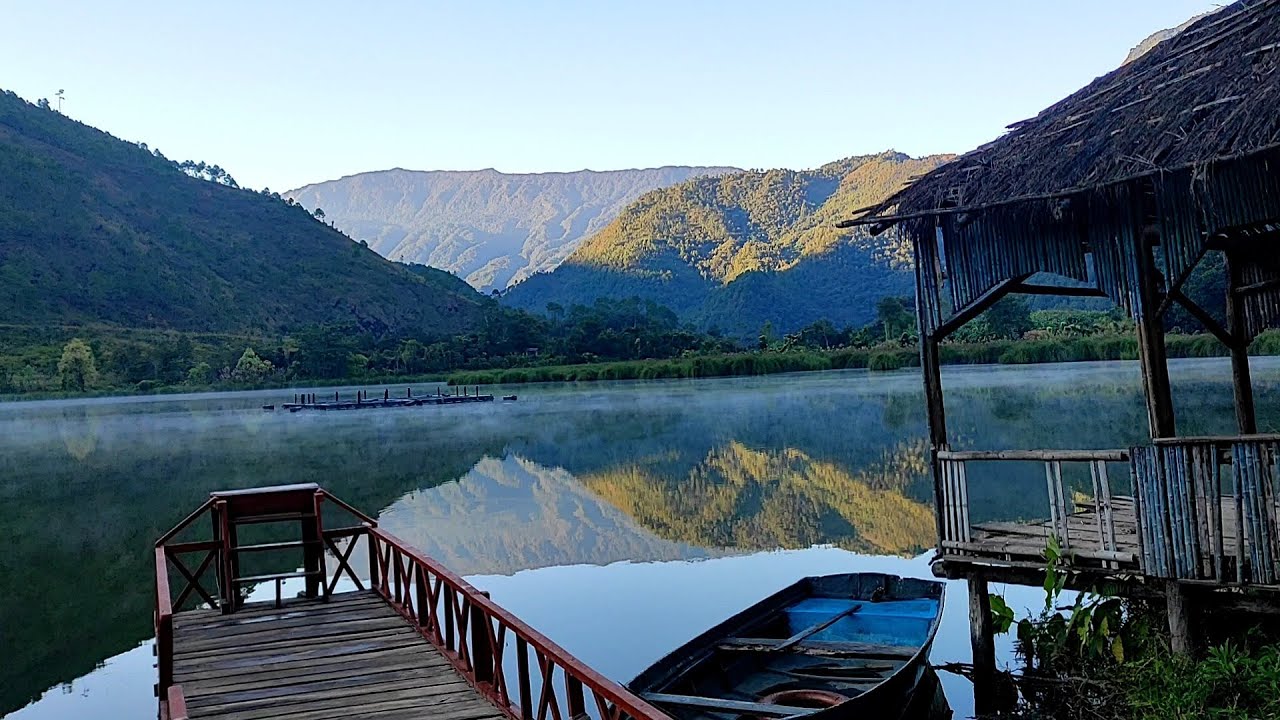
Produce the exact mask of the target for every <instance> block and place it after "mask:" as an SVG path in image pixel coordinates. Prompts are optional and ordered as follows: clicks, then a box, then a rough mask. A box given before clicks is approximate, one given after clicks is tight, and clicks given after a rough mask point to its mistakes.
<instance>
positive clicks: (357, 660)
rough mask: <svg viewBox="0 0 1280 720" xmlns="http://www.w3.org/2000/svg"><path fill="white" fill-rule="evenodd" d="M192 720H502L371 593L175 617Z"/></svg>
mask: <svg viewBox="0 0 1280 720" xmlns="http://www.w3.org/2000/svg"><path fill="white" fill-rule="evenodd" d="M173 633H174V650H175V651H174V659H173V674H174V681H175V682H177V683H180V684H181V685H182V687H183V690H184V692H185V695H186V702H187V713H188V715H187V716H188V717H189V718H191V719H192V720H199V719H202V718H216V719H217V720H257V719H258V718H284V719H286V720H326V719H328V718H335V719H336V718H353V719H354V718H385V719H386V720H392V719H394V718H411V717H412V718H424V717H427V718H432V719H433V720H498V719H499V718H504V717H505V716H504V715H503V714H502V713H501V712H500V711H499V710H498V708H497V707H495V706H494V705H493V704H492V703H490V702H489V701H488V700H486V699H485V698H484V697H482V696H481V695H480V694H479V693H477V692H476V691H475V690H474V689H473V688H472V686H471V685H470V684H469V683H468V682H467V681H466V680H465V679H464V678H463V677H462V676H461V675H460V674H458V672H457V671H456V670H455V669H454V668H453V666H452V665H451V664H450V663H449V661H448V660H447V659H446V658H445V657H444V655H443V654H441V653H440V651H439V650H437V649H436V648H435V647H434V646H433V645H431V644H429V643H427V642H425V641H424V640H423V638H422V636H421V635H420V634H419V633H418V631H417V630H415V629H414V627H413V626H412V625H410V624H409V622H408V621H406V620H405V619H404V618H403V617H401V615H399V614H398V613H397V612H396V611H395V610H394V609H393V608H392V607H391V606H390V605H388V604H387V602H386V601H385V600H383V598H381V597H380V596H378V595H377V594H375V593H373V592H371V591H362V592H352V593H343V594H338V595H333V596H331V598H330V601H329V602H327V603H324V602H320V601H318V600H298V601H293V602H291V603H288V604H286V605H284V607H282V608H280V609H277V608H276V607H275V606H274V604H266V605H246V606H244V607H243V608H242V609H240V610H238V611H237V612H235V613H234V614H230V615H224V614H221V613H219V612H218V611H217V610H197V611H190V612H184V613H179V614H177V615H176V616H175V618H174V629H173Z"/></svg>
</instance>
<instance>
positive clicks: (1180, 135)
mask: <svg viewBox="0 0 1280 720" xmlns="http://www.w3.org/2000/svg"><path fill="white" fill-rule="evenodd" d="M1278 144H1280V0H1240V1H1239V2H1236V3H1234V4H1232V5H1228V6H1227V7H1224V8H1222V9H1221V10H1219V11H1217V12H1215V13H1212V14H1210V15H1207V16H1205V17H1203V18H1201V19H1200V20H1198V21H1196V22H1194V23H1192V24H1191V25H1190V26H1188V27H1187V28H1186V29H1185V30H1183V31H1182V32H1180V33H1178V34H1177V35H1176V36H1174V37H1172V38H1170V39H1167V40H1165V41H1163V42H1161V43H1159V44H1158V45H1156V46H1155V47H1154V48H1152V49H1151V50H1150V51H1148V52H1147V53H1146V54H1144V55H1142V56H1141V57H1139V58H1137V59H1136V60H1134V61H1132V62H1130V63H1128V64H1125V65H1123V66H1121V67H1120V68H1118V69H1116V70H1115V71H1113V72H1111V73H1109V74H1107V75H1104V76H1102V77H1100V78H1098V79H1097V80H1095V81H1093V82H1092V83H1090V84H1089V85H1088V86H1086V87H1085V88H1084V89H1082V90H1080V91H1079V92H1077V93H1075V94H1074V95H1071V96H1070V97H1068V98H1066V99H1064V100H1062V101H1060V102H1058V103H1057V104H1055V105H1053V106H1051V107H1049V108H1047V109H1045V110H1044V111H1042V112H1041V113H1040V114H1039V115H1037V116H1036V117H1034V118H1031V119H1029V120H1024V121H1022V122H1018V123H1015V124H1013V125H1011V126H1009V132H1008V133H1006V134H1005V135H1003V136H1002V137H1000V138H999V139H997V140H995V141H993V142H991V143H988V144H987V145H984V146H982V147H980V148H978V149H977V150H974V151H972V152H970V153H967V154H965V155H962V156H960V157H959V158H957V159H956V160H954V161H952V162H950V163H948V164H946V165H944V166H942V167H940V168H938V169H936V170H934V171H932V172H930V173H928V174H927V175H924V176H922V177H921V178H919V179H918V180H916V182H914V183H913V184H912V185H910V186H908V187H907V188H905V189H903V190H901V191H900V192H898V193H897V194H895V195H894V196H892V197H890V198H889V199H888V200H886V201H885V202H884V203H881V204H880V205H877V206H875V207H873V208H870V215H880V214H882V213H883V212H885V211H886V210H889V209H890V208H893V207H894V206H896V208H897V214H898V215H908V214H912V213H923V212H926V211H929V210H935V209H942V208H957V207H959V208H965V207H970V208H971V207H980V206H987V205H993V204H1000V203H1005V202H1010V201H1016V200H1021V199H1031V198H1044V197H1056V196H1060V195H1067V194H1070V193H1073V192H1079V191H1081V190H1085V189H1089V188H1094V187H1098V186H1103V185H1109V184H1113V183H1117V182H1121V181H1124V180H1129V179H1133V178H1135V177H1139V176H1142V175H1147V174H1154V173H1159V172H1161V171H1165V170H1171V169H1175V168H1187V167H1194V166H1197V165H1200V164H1204V163H1208V162H1211V161H1214V160H1219V159H1223V158H1228V157H1237V156H1241V155H1249V154H1252V153H1256V152H1258V151H1262V150H1267V149H1270V148H1274V147H1275V146H1277V145H1278ZM854 222H856V221H854ZM847 224H852V222H850V223H847Z"/></svg>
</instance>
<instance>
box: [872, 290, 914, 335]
mask: <svg viewBox="0 0 1280 720" xmlns="http://www.w3.org/2000/svg"><path fill="white" fill-rule="evenodd" d="M910 302H911V299H910V298H903V297H894V296H892V295H890V296H888V297H882V298H880V301H879V302H877V303H876V317H877V318H878V319H879V320H880V325H881V326H883V327H884V339H885V342H889V341H890V340H894V339H897V338H898V337H900V336H901V335H902V334H903V333H906V332H910V331H911V325H912V323H913V318H912V316H911V312H910V311H908V310H907V307H908V305H909V304H910Z"/></svg>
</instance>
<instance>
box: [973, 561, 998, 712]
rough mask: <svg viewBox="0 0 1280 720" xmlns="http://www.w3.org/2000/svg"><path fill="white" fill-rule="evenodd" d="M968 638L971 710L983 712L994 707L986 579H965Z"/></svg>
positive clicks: (993, 648)
mask: <svg viewBox="0 0 1280 720" xmlns="http://www.w3.org/2000/svg"><path fill="white" fill-rule="evenodd" d="M968 580H969V641H970V643H971V644H972V645H973V702H974V710H975V711H976V712H977V713H978V714H979V715H983V714H986V713H991V712H994V711H995V710H996V707H995V705H996V692H995V681H996V646H995V628H994V627H993V626H992V624H991V595H990V594H989V593H988V591H987V578H986V577H985V576H983V575H980V574H978V575H970V576H969V578H968Z"/></svg>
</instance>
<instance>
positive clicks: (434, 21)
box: [0, 0, 1215, 190]
mask: <svg viewBox="0 0 1280 720" xmlns="http://www.w3.org/2000/svg"><path fill="white" fill-rule="evenodd" d="M1214 6H1215V3H1211V2H1207V1H1205V0H1072V1H1071V2H1061V0H967V1H965V2H959V1H955V0H931V1H926V0H879V1H877V2H871V1H870V0H836V1H831V2H827V1H818V0H813V1H804V2H783V1H781V0H775V1H773V2H756V1H754V0H732V1H730V0H715V1H713V0H637V1H635V2H625V3H624V2H620V1H612V0H595V1H593V2H569V1H564V2H550V1H547V2H532V1H529V2H517V1H516V0H510V1H509V2H501V3H500V2H493V1H485V0H478V1H474V2H473V1H470V0H466V1H463V0H459V1H457V2H451V3H442V2H426V1H425V0H423V1H416V0H415V1H410V0H404V1H398V2H391V1H387V2H371V3H360V2H351V1H350V0H346V1H344V2H327V1H323V0H317V1H315V2H309V3H277V2H261V1H255V2H241V1H239V0H227V1H223V2H186V1H174V0H164V1H163V2H152V1H150V0H147V1H141V0H129V1H128V2H122V3H82V2H77V1H72V0H38V1H29V0H0V17H3V18H4V32H3V35H4V40H3V42H0V87H3V88H6V89H10V90H13V91H15V92H17V93H18V94H19V95H22V96H23V97H26V98H28V99H30V100H35V99H36V98H39V97H45V96H47V97H53V95H54V93H55V92H56V91H57V90H58V89H59V88H63V89H65V90H66V97H67V100H66V103H65V105H64V110H65V112H66V113H67V114H68V115H70V116H71V117H74V118H76V119H78V120H81V121H83V122H86V123H89V124H91V125H94V126H97V127H100V128H102V129H104V130H107V131H108V132H111V133H113V134H114V135H116V136H118V137H123V138H126V139H129V140H137V141H142V142H146V143H147V144H149V145H150V146H151V147H155V148H160V149H161V150H162V151H163V152H164V153H165V154H166V155H167V156H168V157H170V158H173V159H193V160H205V161H208V162H214V163H218V164H220V165H222V166H223V167H224V168H226V169H227V170H228V171H230V172H231V173H232V175H234V176H235V177H236V178H237V179H238V180H239V181H240V182H241V184H243V185H248V186H252V187H254V188H261V187H263V186H270V187H271V188H272V189H274V190H285V189H288V188H292V187H296V186H298V185H302V184H305V183H308V182H317V181H320V180H326V179H330V178H335V177H338V176H341V175H346V174H351V173H356V172H361V171H365V170H378V169H383V168H388V167H407V168H413V169H451V170H457V169H476V168H484V167H495V168H498V169H499V170H504V171H508V172H529V171H547V170H577V169H581V168H591V169H596V170H606V169H615V168H627V167H647V166H655V165H664V164H706V165H712V164H714V165H736V166H740V167H794V168H799V167H812V166H815V165H819V164H821V163H823V162H827V161H830V160H834V159H836V158H840V157H844V156H848V155H853V154H862V153H870V152H876V151H880V150H884V149H887V148H894V149H897V150H901V151H903V152H907V153H911V154H913V155H920V154H928V153H939V152H961V151H965V150H969V149H972V148H973V147H975V146H977V145H979V144H981V143H983V142H986V141H988V140H990V139H992V138H994V137H996V136H997V135H999V134H1000V132H1001V131H1002V130H1003V128H1004V126H1005V125H1007V124H1008V123H1010V122H1013V121H1016V120H1020V119H1023V118H1025V117H1029V116H1031V115H1034V114H1035V113H1036V112H1038V111H1039V110H1040V109H1041V108H1043V107H1045V106H1047V105H1049V104H1050V103H1052V102H1054V101H1056V100H1057V99H1059V98H1060V97H1062V96H1064V95H1066V94H1068V93H1070V92H1072V91H1074V90H1076V89H1077V88H1079V87H1080V86H1082V85H1084V84H1085V83H1087V82H1089V81H1090V80H1092V79H1093V78H1094V77H1096V76H1098V75H1100V74H1103V73H1105V72H1107V71H1109V70H1111V69H1112V68H1114V67H1115V66H1116V65H1118V64H1119V63H1120V61H1121V60H1122V59H1123V58H1124V55H1125V53H1126V52H1127V51H1128V50H1129V48H1130V47H1131V46H1133V45H1135V44H1136V43H1137V42H1138V41H1140V40H1141V39H1142V38H1144V37H1145V36H1147V35H1148V34H1150V33H1151V32H1153V31H1155V30H1159V29H1161V28H1165V27H1171V26H1173V25H1176V24H1178V23H1180V22H1182V21H1183V20H1185V19H1187V18H1188V17H1190V16H1192V15H1194V14H1196V13H1199V12H1203V11H1205V10H1208V9H1211V8H1212V7H1214Z"/></svg>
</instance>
